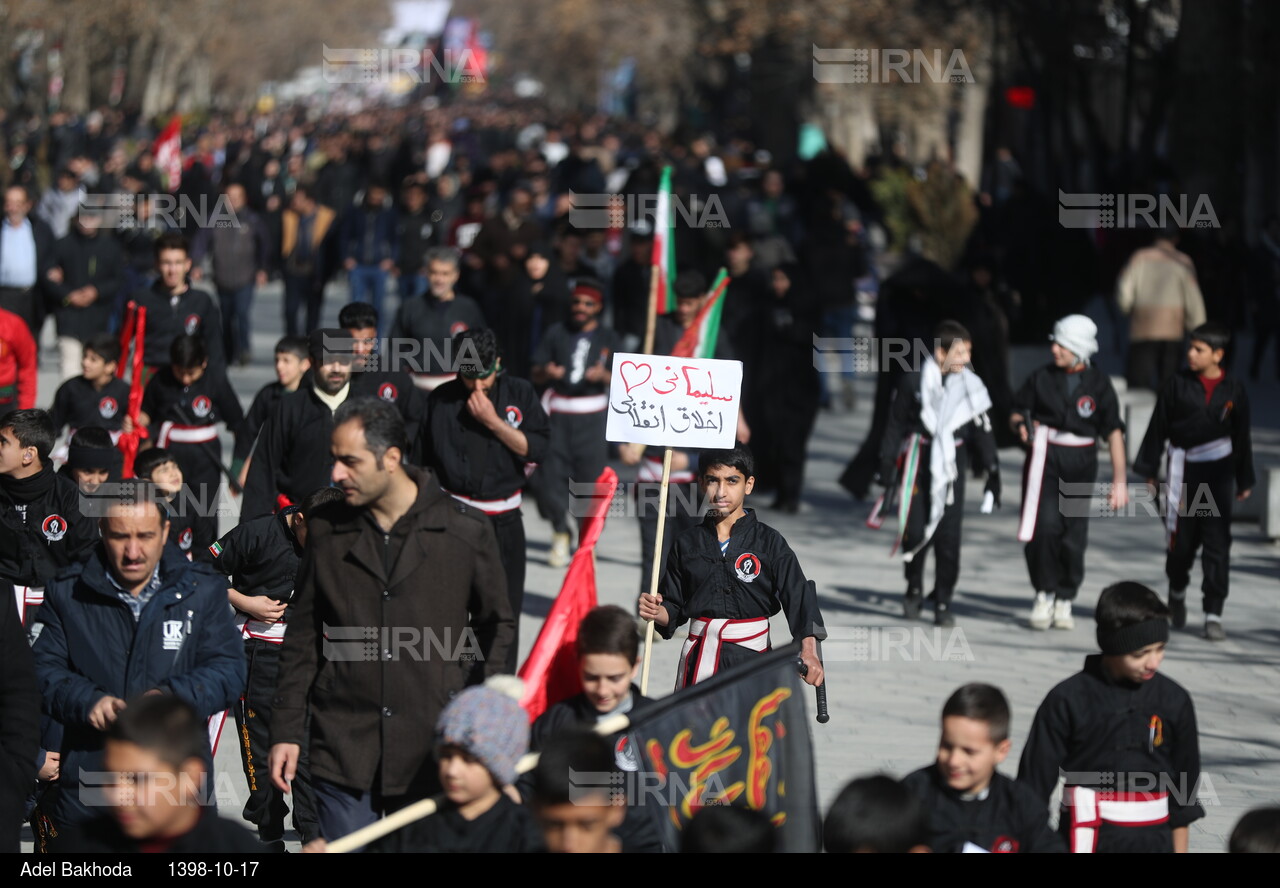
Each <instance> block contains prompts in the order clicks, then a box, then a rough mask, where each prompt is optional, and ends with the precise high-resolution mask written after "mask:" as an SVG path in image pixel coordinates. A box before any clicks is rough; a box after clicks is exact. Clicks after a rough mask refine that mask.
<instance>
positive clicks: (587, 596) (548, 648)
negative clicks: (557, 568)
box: [517, 467, 618, 722]
mask: <svg viewBox="0 0 1280 888" xmlns="http://www.w3.org/2000/svg"><path fill="white" fill-rule="evenodd" d="M617 489H618V476H617V474H616V473H615V472H614V471H613V469H610V468H607V467H606V468H605V470H604V471H603V472H602V473H601V474H600V477H599V478H597V479H596V491H595V496H594V498H593V499H592V503H591V514H590V515H589V516H588V517H587V518H586V520H584V521H583V522H582V534H581V539H580V540H579V542H578V551H576V552H574V553H573V561H571V562H570V563H569V570H568V572H566V573H565V575H564V584H563V585H562V586H561V587H560V594H559V595H558V596H556V600H555V603H554V604H552V605H551V613H549V614H547V621H546V622H545V623H543V624H542V630H541V631H540V632H539V633H538V640H537V641H535V642H534V643H533V650H531V651H530V652H529V658H528V659H527V660H525V661H524V665H523V666H521V667H520V671H519V672H518V673H517V675H519V676H520V678H522V679H523V680H524V699H523V700H521V701H520V705H521V706H523V707H524V708H525V711H526V712H528V713H529V721H531V722H532V721H534V720H535V719H537V717H538V716H540V715H542V713H544V712H546V711H547V709H548V708H549V707H550V706H552V705H554V704H556V703H559V702H560V701H561V700H565V699H567V698H569V697H572V696H573V695H574V694H576V693H578V692H579V691H581V690H582V682H581V681H580V680H579V678H578V651H577V644H578V624H579V623H581V622H582V618H583V617H585V616H586V615H587V613H588V612H589V611H591V610H592V609H593V608H594V607H595V606H596V563H595V558H594V555H595V548H596V541H597V540H599V539H600V534H601V532H602V531H603V530H604V520H605V514H606V513H607V512H608V510H609V504H610V503H611V502H613V494H614V492H615V491H616V490H617Z"/></svg>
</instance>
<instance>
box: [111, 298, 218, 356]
mask: <svg viewBox="0 0 1280 888" xmlns="http://www.w3.org/2000/svg"><path fill="white" fill-rule="evenodd" d="M133 300H134V301H135V302H137V303H138V305H139V307H141V308H145V309H146V310H147V330H146V338H145V340H144V341H143V345H142V362H143V363H144V364H146V365H147V366H148V367H151V368H153V369H155V370H159V369H160V368H161V367H165V366H167V365H168V363H169V345H170V344H171V343H172V342H173V340H174V339H175V338H176V337H178V336H180V335H182V334H183V333H187V334H189V335H191V336H199V337H200V338H201V339H203V340H204V345H205V349H206V350H207V351H208V353H209V366H210V367H211V368H213V367H225V366H226V358H225V356H224V355H223V352H222V313H221V312H220V311H219V310H218V303H217V302H215V301H214V299H213V297H212V296H210V295H209V294H208V293H206V292H205V291H204V290H200V289H197V288H195V287H192V286H191V285H190V282H189V281H188V284H187V289H186V291H185V292H183V293H182V294H181V295H179V296H172V295H170V293H169V292H168V290H167V289H166V288H165V286H164V282H163V281H161V280H156V282H155V283H153V284H152V285H151V286H150V287H148V288H147V289H145V290H139V291H138V292H137V293H135V294H133Z"/></svg>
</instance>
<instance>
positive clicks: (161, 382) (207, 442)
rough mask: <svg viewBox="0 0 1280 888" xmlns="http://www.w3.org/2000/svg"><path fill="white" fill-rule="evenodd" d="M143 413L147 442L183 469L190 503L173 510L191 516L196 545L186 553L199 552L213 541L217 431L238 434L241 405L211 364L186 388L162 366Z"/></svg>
mask: <svg viewBox="0 0 1280 888" xmlns="http://www.w3.org/2000/svg"><path fill="white" fill-rule="evenodd" d="M142 411H143V412H144V413H146V414H147V416H148V417H150V419H151V426H150V428H149V431H150V434H151V440H152V441H153V442H154V443H155V445H156V446H157V447H163V448H165V449H166V450H168V451H169V452H170V453H172V454H173V458H174V459H175V460H177V462H178V467H179V468H180V469H182V478H183V482H184V483H185V484H186V486H187V487H188V488H189V490H190V492H191V494H192V496H193V500H192V501H186V502H178V503H176V504H175V505H176V509H177V511H179V512H182V511H194V512H195V513H196V514H195V515H193V516H192V527H193V529H194V532H195V539H194V543H193V546H192V550H191V551H192V552H193V553H200V552H203V550H204V549H205V548H206V547H207V546H209V544H211V543H212V542H213V541H214V540H215V539H217V537H218V525H217V517H216V516H215V515H214V514H213V513H214V512H215V511H216V507H217V504H218V491H219V486H220V484H221V481H222V442H221V441H220V440H219V439H218V433H217V428H216V425H217V423H219V422H221V423H225V424H226V427H227V429H228V430H229V431H231V432H233V433H234V432H236V431H237V430H238V429H239V428H240V423H241V422H243V420H244V411H243V408H241V406H240V399H239V398H238V397H236V393H235V391H234V390H233V389H232V388H231V383H230V382H228V381H227V376H226V373H224V372H223V371H222V370H220V369H218V368H215V367H214V366H213V365H212V364H210V365H209V366H208V367H207V368H206V369H205V371H204V373H203V374H202V375H201V376H200V378H199V379H197V380H195V381H193V382H192V383H191V385H188V386H184V385H182V384H181V383H180V382H179V381H178V379H177V378H176V377H175V376H174V375H173V369H172V368H171V367H169V366H165V367H163V368H162V369H161V370H160V371H159V372H158V373H156V375H155V376H154V377H152V379H151V381H150V382H149V383H147V388H146V391H145V392H144V393H143V395H142ZM183 439H188V440H183ZM192 439H198V440H192ZM204 513H208V514H204Z"/></svg>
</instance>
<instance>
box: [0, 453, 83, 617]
mask: <svg viewBox="0 0 1280 888" xmlns="http://www.w3.org/2000/svg"><path fill="white" fill-rule="evenodd" d="M97 541H98V525H97V522H96V521H94V520H93V519H92V518H89V517H86V516H85V515H83V514H82V513H81V511H80V488H79V487H77V486H76V483H75V482H74V481H72V480H71V479H70V478H66V477H63V476H62V475H59V474H57V473H56V472H54V471H53V466H51V465H49V464H48V463H46V464H45V465H44V466H43V467H42V468H41V469H40V471H39V472H36V473H35V474H34V475H31V476H30V477H28V478H14V477H12V476H10V475H0V579H3V580H4V581H5V582H7V583H10V584H12V585H13V587H14V588H13V590H12V591H11V593H10V594H12V595H13V596H14V598H15V600H16V601H17V604H18V612H19V613H20V614H22V616H23V623H24V624H25V625H27V626H30V625H31V624H32V622H33V621H34V616H35V615H34V613H33V612H32V611H31V608H33V607H38V606H39V605H41V604H43V603H44V587H45V584H47V583H48V582H49V581H50V580H52V579H53V578H54V576H55V575H56V574H57V573H58V572H59V571H60V570H61V569H62V568H64V567H66V566H67V565H69V564H74V563H76V562H78V561H82V560H83V559H85V558H86V557H88V555H89V553H90V552H91V551H92V549H93V545H94V543H96V542H97Z"/></svg>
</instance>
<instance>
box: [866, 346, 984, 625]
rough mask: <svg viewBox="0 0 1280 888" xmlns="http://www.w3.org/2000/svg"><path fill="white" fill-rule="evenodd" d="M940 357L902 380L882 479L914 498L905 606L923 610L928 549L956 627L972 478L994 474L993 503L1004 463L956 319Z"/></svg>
mask: <svg viewBox="0 0 1280 888" xmlns="http://www.w3.org/2000/svg"><path fill="white" fill-rule="evenodd" d="M933 335H934V360H933V361H928V362H925V364H924V366H923V367H921V369H920V372H919V373H908V374H906V375H905V376H903V378H902V383H901V385H900V386H899V388H898V391H897V394H896V397H895V398H894V401H893V405H892V407H891V408H890V410H889V423H888V426H887V427H886V429H885V435H884V439H883V444H882V446H881V450H880V478H881V480H882V481H883V483H884V484H885V485H886V486H888V485H890V484H893V483H894V480H893V478H894V464H895V462H896V461H897V460H898V457H899V455H901V456H902V469H901V471H900V472H899V473H898V478H899V481H898V483H899V484H900V485H901V488H900V492H899V494H898V495H899V498H900V499H899V502H901V500H903V499H905V498H907V497H911V498H912V501H911V506H910V508H909V510H908V512H907V521H906V526H905V527H903V528H901V529H900V532H901V533H902V550H903V551H902V557H903V560H904V561H905V562H906V567H905V573H906V579H907V594H906V596H905V597H904V598H903V602H902V607H903V612H904V614H905V616H906V617H907V619H909V620H914V619H915V618H916V617H918V616H919V615H920V606H921V603H922V601H923V591H922V590H923V588H924V559H925V552H926V551H927V550H928V549H930V548H932V549H933V551H934V557H935V559H936V568H935V574H936V575H935V578H934V589H933V592H932V593H930V595H929V599H930V600H931V601H932V602H933V615H934V620H933V621H934V623H936V624H937V625H939V626H950V625H952V624H953V623H955V617H954V616H952V614H951V599H952V597H953V596H954V595H955V591H956V581H957V580H958V579H959V577H960V531H961V521H962V520H963V517H964V487H965V475H966V474H967V472H968V469H969V467H970V465H972V466H974V467H975V468H976V469H978V470H980V471H985V472H986V473H987V486H986V490H987V491H988V492H990V493H991V495H992V498H993V503H998V502H999V499H1000V463H999V462H998V460H997V456H996V439H995V436H994V435H993V434H992V433H991V421H990V420H989V419H988V418H987V411H988V410H989V409H991V396H990V395H988V394H987V387H986V386H985V385H983V384H982V380H981V379H979V378H978V376H977V374H975V373H974V372H973V371H972V370H969V369H968V368H967V366H966V365H967V364H968V363H969V358H970V354H971V344H970V343H971V337H970V336H969V331H968V330H966V329H965V328H964V326H963V325H961V324H960V323H958V322H956V321H943V322H942V323H941V324H939V325H938V326H937V327H936V328H935V329H934V334H933Z"/></svg>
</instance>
